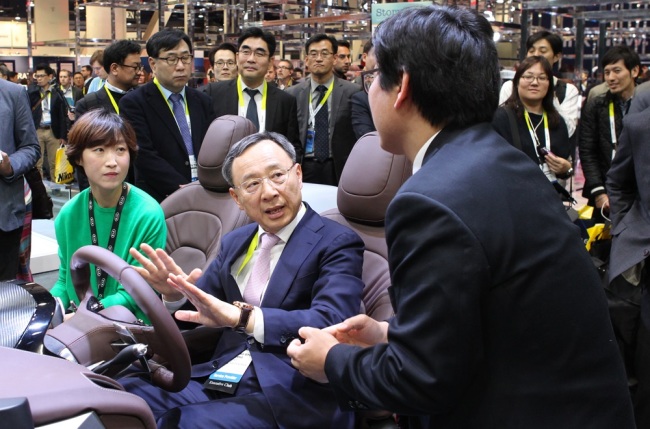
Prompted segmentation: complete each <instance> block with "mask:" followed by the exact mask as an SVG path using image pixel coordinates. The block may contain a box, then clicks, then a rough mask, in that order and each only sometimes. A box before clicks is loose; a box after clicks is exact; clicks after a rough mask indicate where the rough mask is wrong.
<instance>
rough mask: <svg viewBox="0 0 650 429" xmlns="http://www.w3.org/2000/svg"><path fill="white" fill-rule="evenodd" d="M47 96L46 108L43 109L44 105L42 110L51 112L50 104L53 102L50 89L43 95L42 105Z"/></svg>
mask: <svg viewBox="0 0 650 429" xmlns="http://www.w3.org/2000/svg"><path fill="white" fill-rule="evenodd" d="M45 94H47V103H46V104H45V106H46V107H43V105H42V104H41V109H42V110H48V111H49V110H50V103H51V100H52V92H51V91H50V90H49V89H48V90H47V91H45V92H44V93H42V94H41V103H43V99H44V98H45Z"/></svg>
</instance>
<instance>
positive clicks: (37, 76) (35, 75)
mask: <svg viewBox="0 0 650 429" xmlns="http://www.w3.org/2000/svg"><path fill="white" fill-rule="evenodd" d="M48 76H49V74H36V73H34V78H36V79H41V78H44V77H48Z"/></svg>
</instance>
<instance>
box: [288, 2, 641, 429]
mask: <svg viewBox="0 0 650 429" xmlns="http://www.w3.org/2000/svg"><path fill="white" fill-rule="evenodd" d="M414 41H417V43H414ZM373 42H374V47H375V55H376V57H377V64H378V66H379V71H378V72H377V75H376V77H375V79H374V81H373V83H372V85H371V87H370V93H369V99H370V106H371V108H372V114H373V118H374V120H375V125H376V126H377V131H378V132H379V136H380V141H381V145H382V147H383V148H384V149H386V150H388V151H389V152H392V153H396V154H404V155H406V157H407V158H408V159H409V160H411V161H412V163H413V171H414V173H413V176H411V178H410V179H408V180H407V181H406V182H405V183H404V185H403V186H402V188H401V189H400V190H399V192H398V194H397V195H396V197H395V198H394V199H393V201H392V202H391V203H390V205H389V207H388V210H387V213H386V241H387V244H388V259H389V266H390V270H391V280H392V289H391V298H392V299H391V301H392V303H393V307H394V309H395V313H396V315H395V317H393V318H392V319H390V320H388V321H386V322H377V321H374V320H372V319H370V318H369V317H367V316H365V315H359V316H356V317H354V318H352V319H349V320H347V321H346V322H344V323H343V324H340V325H338V326H332V327H329V328H326V329H325V330H319V329H314V328H303V329H300V331H299V334H300V337H301V339H302V340H303V341H304V344H303V343H301V341H299V340H294V341H293V342H292V343H291V345H290V346H289V347H288V349H287V351H288V354H289V356H290V357H291V358H292V363H293V364H294V365H295V366H296V367H297V368H298V369H299V370H300V372H301V373H303V374H305V375H307V376H309V377H311V378H313V379H314V380H316V381H319V382H329V383H330V384H329V386H330V388H332V389H333V390H334V391H335V393H336V396H337V397H338V399H339V403H341V404H348V405H349V406H351V407H353V408H364V407H370V408H380V409H388V410H391V411H393V412H397V413H399V414H400V415H406V416H410V417H409V423H410V424H411V426H410V427H416V428H431V429H433V428H435V429H446V428H454V429H455V428H487V429H491V428H495V429H496V428H498V429H509V428H527V429H536V428H540V429H541V428H544V429H547V428H567V429H573V428H579V427H588V428H592V429H594V428H595V429H598V428H603V429H605V428H613V427H616V428H633V427H634V420H633V416H632V407H631V403H630V397H629V393H628V392H627V383H626V380H625V373H624V370H623V365H622V362H621V358H620V356H619V354H618V350H617V348H616V344H615V342H614V333H613V332H612V327H611V324H610V323H609V318H608V314H607V303H606V300H605V297H604V295H603V292H602V289H601V287H600V280H599V278H598V274H597V273H596V270H595V269H594V266H593V263H592V262H591V259H590V257H589V255H588V254H587V252H585V249H584V244H583V243H582V240H581V239H580V236H579V233H578V231H577V229H576V228H575V226H574V225H573V224H572V223H571V221H570V220H569V218H568V216H567V215H566V213H565V211H564V207H563V206H562V204H561V202H560V201H559V200H558V198H557V195H556V193H555V191H554V190H553V189H552V188H551V187H549V186H546V185H545V184H544V183H545V181H546V180H547V179H546V178H545V176H544V174H543V173H542V172H541V171H540V170H539V168H537V167H536V166H535V165H534V164H533V163H531V162H530V159H527V156H526V155H525V154H523V153H522V152H521V151H518V150H516V149H515V148H513V147H512V146H511V145H509V144H508V143H507V142H506V141H505V140H503V139H502V138H501V137H500V136H499V135H497V134H496V132H495V131H494V130H493V129H492V128H491V125H490V121H491V119H492V116H493V114H494V111H495V109H496V108H497V105H498V93H499V84H500V75H499V64H498V55H497V50H496V47H495V44H494V42H493V31H492V28H491V26H490V23H489V22H488V21H487V20H486V19H485V18H484V17H483V16H481V15H479V14H478V13H477V12H476V11H474V10H470V9H457V8H452V7H439V6H431V7H427V8H412V9H406V10H404V11H401V12H399V13H398V14H396V15H395V16H393V17H391V18H389V19H388V20H386V21H384V22H383V23H382V25H380V26H379V27H378V29H377V31H376V32H375V35H374V37H373ZM458 76H463V79H464V80H463V82H466V84H459V82H458ZM475 82H482V83H483V84H482V85H475V84H474V83H475ZM478 208H480V209H478ZM540 225H543V226H544V227H543V228H540Z"/></svg>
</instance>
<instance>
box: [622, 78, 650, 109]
mask: <svg viewBox="0 0 650 429" xmlns="http://www.w3.org/2000/svg"><path fill="white" fill-rule="evenodd" d="M648 107H650V81H649V82H643V83H642V84H641V85H639V86H637V87H636V91H635V93H634V97H633V98H632V104H631V105H630V110H629V111H628V112H627V113H628V115H629V114H632V113H639V112H642V111H644V110H645V109H647V108H648Z"/></svg>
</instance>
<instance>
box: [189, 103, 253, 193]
mask: <svg viewBox="0 0 650 429" xmlns="http://www.w3.org/2000/svg"><path fill="white" fill-rule="evenodd" d="M256 132H257V130H256V128H255V125H253V123H252V122H251V121H249V120H248V119H246V118H243V117H241V116H235V115H225V116H221V117H219V118H217V119H215V120H214V121H212V123H211V124H210V128H208V131H207V133H205V137H204V138H203V145H202V146H201V151H200V152H199V159H198V170H199V171H198V173H199V182H200V183H201V185H202V186H203V187H204V188H206V189H208V190H210V191H215V192H228V189H229V188H230V186H229V185H228V183H227V182H226V179H224V178H223V175H222V174H221V167H222V166H223V163H224V161H225V159H226V155H227V154H228V151H229V150H230V147H231V146H232V145H234V144H235V143H237V142H238V141H240V140H241V139H243V138H244V137H246V136H249V135H251V134H254V133H256Z"/></svg>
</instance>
